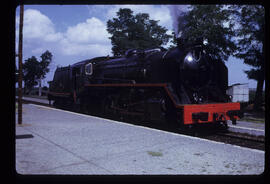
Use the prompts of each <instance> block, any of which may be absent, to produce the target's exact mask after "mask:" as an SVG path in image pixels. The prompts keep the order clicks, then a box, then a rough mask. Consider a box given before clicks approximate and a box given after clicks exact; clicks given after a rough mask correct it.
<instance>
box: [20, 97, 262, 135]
mask: <svg viewBox="0 0 270 184" xmlns="http://www.w3.org/2000/svg"><path fill="white" fill-rule="evenodd" d="M16 99H17V97H16ZM23 100H24V101H27V102H30V103H31V102H38V103H40V104H45V105H49V101H48V100H47V99H39V98H32V97H23ZM51 103H53V101H52V102H51ZM228 127H229V131H231V132H239V133H246V134H250V135H255V136H265V122H264V123H256V122H247V121H242V120H240V121H237V124H236V125H233V124H232V122H231V121H228Z"/></svg>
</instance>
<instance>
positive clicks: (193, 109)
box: [48, 41, 241, 126]
mask: <svg viewBox="0 0 270 184" xmlns="http://www.w3.org/2000/svg"><path fill="white" fill-rule="evenodd" d="M49 84H50V87H49V93H48V99H49V100H53V101H54V105H55V106H59V107H61V106H62V107H63V106H66V107H67V106H68V107H72V108H74V109H75V110H78V111H82V112H86V113H91V112H93V111H99V112H102V113H104V114H111V115H115V116H118V117H128V118H133V117H134V118H138V119H140V120H141V121H144V122H146V121H160V122H166V123H168V124H176V125H179V126H185V125H197V124H224V125H225V126H227V120H232V121H233V123H235V122H236V120H238V119H239V118H240V116H241V114H240V104H239V103H232V102H230V98H229V96H228V95H226V89H227V87H228V70H227V67H226V66H225V64H224V63H223V61H221V60H218V59H214V58H213V57H211V56H210V55H208V54H207V53H206V52H205V49H204V45H203V43H202V42H201V41H200V42H196V43H194V44H189V45H187V44H185V45H183V44H181V43H179V44H178V46H177V47H176V48H174V49H171V50H166V49H163V48H151V49H146V50H139V49H130V50H128V51H126V53H125V55H124V56H122V57H118V58H113V57H109V56H108V57H96V58H93V59H88V60H84V61H81V62H78V63H75V64H73V65H69V66H66V67H60V68H57V69H56V71H55V75H54V78H53V81H51V82H50V83H49Z"/></svg>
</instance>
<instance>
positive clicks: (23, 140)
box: [15, 104, 265, 175]
mask: <svg viewBox="0 0 270 184" xmlns="http://www.w3.org/2000/svg"><path fill="white" fill-rule="evenodd" d="M16 137H17V138H16V143H15V145H16V150H15V154H16V171H17V173H19V174H50V175H54V174H68V175H74V174H75V175H119V174H120V175H125V174H128V175H152V174H154V175H179V174H180V175H197V174H198V175H209V174H211V175H260V174H262V173H263V172H264V168H265V152H264V151H260V150H256V149H250V148H243V147H240V146H235V145H230V144H225V143H219V142H215V141H210V140H205V139H201V138H196V137H191V136H187V135H181V134H176V133H171V132H166V131H162V130H157V129H152V128H148V127H143V126H137V125H132V124H127V123H124V122H118V121H113V120H107V119H103V118H98V117H93V116H90V115H84V114H79V113H74V112H69V111H64V110H60V109H53V108H50V107H45V106H40V105H34V104H23V124H22V125H18V124H16Z"/></svg>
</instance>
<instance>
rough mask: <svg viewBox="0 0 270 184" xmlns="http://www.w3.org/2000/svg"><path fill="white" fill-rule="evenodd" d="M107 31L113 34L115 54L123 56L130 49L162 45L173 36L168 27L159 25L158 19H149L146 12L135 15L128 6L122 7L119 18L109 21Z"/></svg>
mask: <svg viewBox="0 0 270 184" xmlns="http://www.w3.org/2000/svg"><path fill="white" fill-rule="evenodd" d="M107 31H108V32H109V33H110V34H111V35H112V36H111V37H110V39H111V43H112V46H113V47H112V51H113V54H114V56H121V55H123V54H124V53H125V51H127V50H128V49H131V48H135V49H146V48H153V47H160V46H162V45H165V44H167V43H168V41H169V39H170V38H171V36H170V35H167V34H166V32H167V29H166V28H165V27H162V26H159V25H158V21H155V20H151V19H149V15H148V14H146V13H138V14H136V15H133V11H132V10H130V9H128V8H124V9H122V8H120V9H119V11H118V12H117V18H113V19H112V20H109V21H108V22H107Z"/></svg>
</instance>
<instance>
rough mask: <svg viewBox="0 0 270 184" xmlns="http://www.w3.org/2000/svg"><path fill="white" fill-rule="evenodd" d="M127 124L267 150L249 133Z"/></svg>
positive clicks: (256, 137) (263, 142) (258, 139)
mask: <svg viewBox="0 0 270 184" xmlns="http://www.w3.org/2000/svg"><path fill="white" fill-rule="evenodd" d="M22 101H23V103H32V104H37V105H42V106H47V107H52V108H55V107H53V106H52V105H49V104H44V103H41V102H34V101H29V100H25V99H23V100H22ZM65 110H68V109H65ZM98 116H101V115H98ZM127 123H132V124H136V125H140V126H147V127H151V128H156V129H162V130H165V131H170V132H174V133H179V134H185V135H190V136H195V137H199V138H203V139H209V140H213V141H217V142H223V143H228V144H233V145H238V146H242V147H247V148H252V149H258V150H265V138H264V136H254V135H250V134H247V133H236V132H229V131H224V130H223V131H212V130H209V131H208V130H203V131H200V130H201V129H198V130H195V131H194V130H192V129H187V130H179V129H178V130H177V129H176V127H167V126H163V125H152V124H141V123H138V122H127Z"/></svg>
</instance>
